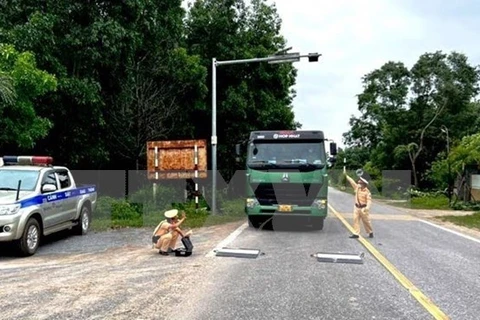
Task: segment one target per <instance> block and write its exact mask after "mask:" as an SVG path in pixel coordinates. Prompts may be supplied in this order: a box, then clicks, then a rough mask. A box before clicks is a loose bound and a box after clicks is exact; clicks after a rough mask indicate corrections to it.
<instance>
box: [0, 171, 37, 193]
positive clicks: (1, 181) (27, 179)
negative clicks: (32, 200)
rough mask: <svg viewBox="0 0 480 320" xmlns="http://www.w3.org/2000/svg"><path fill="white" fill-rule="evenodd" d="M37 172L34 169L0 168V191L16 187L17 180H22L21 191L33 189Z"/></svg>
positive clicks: (15, 188)
mask: <svg viewBox="0 0 480 320" xmlns="http://www.w3.org/2000/svg"><path fill="white" fill-rule="evenodd" d="M38 176H39V172H38V171H36V170H1V169H0V191H2V190H3V191H14V190H17V188H18V180H21V181H22V184H21V186H20V190H21V191H34V190H35V186H36V185H37V180H38Z"/></svg>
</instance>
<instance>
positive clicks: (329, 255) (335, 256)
mask: <svg viewBox="0 0 480 320" xmlns="http://www.w3.org/2000/svg"><path fill="white" fill-rule="evenodd" d="M311 256H312V257H314V258H317V260H318V261H319V262H329V263H353V264H363V258H364V256H365V254H364V253H363V252H360V253H345V252H317V253H315V254H312V255H311Z"/></svg>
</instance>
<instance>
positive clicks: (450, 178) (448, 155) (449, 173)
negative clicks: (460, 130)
mask: <svg viewBox="0 0 480 320" xmlns="http://www.w3.org/2000/svg"><path fill="white" fill-rule="evenodd" d="M446 133H447V165H448V205H449V206H450V205H451V204H452V191H453V190H452V189H453V186H452V171H451V168H450V137H449V135H448V129H447V128H446Z"/></svg>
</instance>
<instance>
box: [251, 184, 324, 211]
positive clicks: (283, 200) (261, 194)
mask: <svg viewBox="0 0 480 320" xmlns="http://www.w3.org/2000/svg"><path fill="white" fill-rule="evenodd" d="M251 187H252V189H253V190H254V193H255V197H256V198H257V200H258V202H259V203H260V205H264V206H269V205H278V204H290V205H298V206H310V205H312V202H313V200H314V199H315V197H316V196H317V194H318V192H319V191H320V188H321V187H322V184H321V183H273V184H272V183H259V184H251Z"/></svg>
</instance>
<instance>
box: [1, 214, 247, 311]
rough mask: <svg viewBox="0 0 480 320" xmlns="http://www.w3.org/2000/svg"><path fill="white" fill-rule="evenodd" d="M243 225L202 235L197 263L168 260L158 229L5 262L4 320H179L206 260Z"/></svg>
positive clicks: (197, 234)
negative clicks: (154, 239)
mask: <svg viewBox="0 0 480 320" xmlns="http://www.w3.org/2000/svg"><path fill="white" fill-rule="evenodd" d="M243 223H244V221H240V222H235V223H229V224H225V225H219V226H213V227H205V228H199V229H196V230H194V234H193V235H192V242H193V245H194V253H193V255H192V256H190V257H174V256H167V257H165V256H160V255H159V254H158V251H157V250H154V249H152V248H151V244H150V243H149V241H150V238H151V232H152V230H150V229H121V230H112V231H107V232H100V233H92V234H89V235H87V236H84V237H75V236H66V237H65V236H64V237H60V239H55V240H54V241H51V242H50V243H46V244H44V245H43V246H42V247H41V248H40V250H39V251H38V253H37V254H36V255H35V256H32V257H29V258H16V257H9V256H5V255H1V254H0V272H1V273H2V275H3V277H2V280H3V283H2V288H1V289H0V300H1V301H2V319H127V318H128V319H132V318H133V319H172V318H174V316H172V314H171V313H172V312H173V311H174V309H175V308H176V307H178V306H179V305H181V303H182V300H183V299H184V298H186V297H187V296H188V290H189V288H191V286H193V285H194V284H195V281H196V280H197V279H199V278H201V276H202V272H203V270H204V268H205V266H206V264H208V263H210V261H211V259H209V258H206V257H205V254H206V253H207V252H209V251H210V250H212V249H213V248H214V247H215V246H216V245H217V244H218V243H219V242H220V241H222V240H223V239H224V238H225V237H227V236H228V235H229V234H230V233H231V232H232V231H234V230H235V229H236V228H238V227H239V226H240V225H241V224H243ZM180 245H181V243H180Z"/></svg>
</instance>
